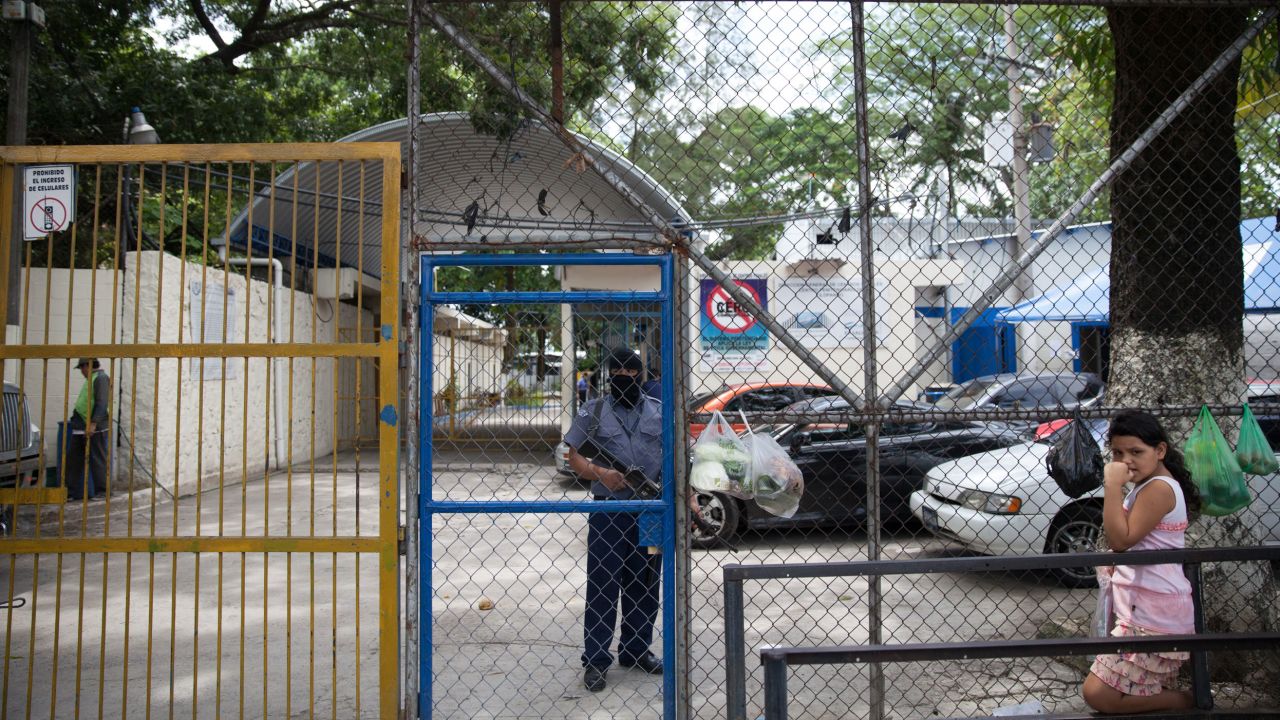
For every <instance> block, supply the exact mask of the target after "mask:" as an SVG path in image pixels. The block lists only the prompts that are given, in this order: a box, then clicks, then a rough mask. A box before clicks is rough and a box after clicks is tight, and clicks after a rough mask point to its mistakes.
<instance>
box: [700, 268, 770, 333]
mask: <svg viewBox="0 0 1280 720" xmlns="http://www.w3.org/2000/svg"><path fill="white" fill-rule="evenodd" d="M734 282H735V283H736V284H737V285H738V287H740V288H742V289H743V290H746V291H747V292H748V293H749V294H750V295H751V299H752V300H754V301H755V302H756V304H757V305H759V304H760V295H759V294H758V293H757V292H756V290H755V288H753V287H751V286H750V285H748V284H746V283H744V282H742V281H741V280H734ZM720 303H723V304H724V305H726V306H727V307H728V308H729V312H727V313H725V314H724V315H718V314H717V313H716V305H717V304H720ZM703 312H705V313H706V314H707V317H708V318H710V319H711V324H712V325H715V326H716V328H717V329H718V330H720V331H721V332H725V333H730V334H733V335H736V334H738V333H744V332H746V331H748V330H750V329H751V327H752V326H753V325H755V324H756V319H755V318H753V317H751V316H750V315H748V314H747V313H746V312H745V311H744V310H743V309H742V308H740V307H738V303H737V302H736V301H735V300H734V299H733V298H731V297H729V293H727V292H725V290H724V288H722V287H720V286H718V285H717V286H716V287H714V288H712V290H711V292H709V293H707V303H706V305H705V306H703Z"/></svg>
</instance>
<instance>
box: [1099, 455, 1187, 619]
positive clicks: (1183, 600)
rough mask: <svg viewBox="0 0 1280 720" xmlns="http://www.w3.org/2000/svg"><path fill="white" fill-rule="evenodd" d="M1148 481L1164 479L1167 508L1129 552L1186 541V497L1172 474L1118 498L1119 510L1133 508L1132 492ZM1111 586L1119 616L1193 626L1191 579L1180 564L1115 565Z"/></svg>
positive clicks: (1176, 547) (1177, 546)
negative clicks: (1169, 506)
mask: <svg viewBox="0 0 1280 720" xmlns="http://www.w3.org/2000/svg"><path fill="white" fill-rule="evenodd" d="M1154 482H1164V483H1165V484H1166V485H1168V486H1169V487H1170V488H1171V489H1172V490H1173V496H1174V498H1175V502H1174V506H1173V509H1172V510H1170V511H1169V512H1168V513H1167V514H1166V515H1165V516H1164V517H1163V518H1160V522H1159V523H1157V524H1156V526H1155V528H1153V529H1152V530H1151V532H1149V533H1147V535H1146V537H1144V538H1142V539H1141V540H1139V541H1138V542H1137V543H1135V544H1134V546H1133V547H1131V548H1129V552H1132V551H1141V550H1180V549H1182V548H1184V547H1186V530H1187V502H1186V499H1185V498H1184V497H1183V495H1182V488H1181V487H1180V486H1179V485H1178V482H1177V481H1176V480H1174V479H1173V478H1171V477H1165V476H1163V475H1158V476H1156V477H1153V478H1151V479H1150V480H1148V481H1146V482H1144V483H1142V484H1141V485H1139V486H1137V487H1136V488H1134V489H1133V491H1132V492H1130V493H1129V494H1128V496H1126V497H1125V499H1124V511H1125V514H1128V513H1129V511H1130V510H1131V509H1132V508H1133V503H1134V502H1135V501H1136V500H1137V498H1138V493H1140V492H1142V491H1143V490H1145V489H1146V488H1147V487H1148V486H1149V485H1151V484H1152V483H1154ZM1111 591H1112V596H1113V599H1114V601H1115V611H1116V619H1117V620H1118V621H1120V622H1126V623H1129V624H1130V625H1136V626H1138V627H1141V628H1143V629H1145V630H1150V631H1152V632H1162V633H1173V634H1182V633H1193V632H1195V620H1194V606H1193V605H1192V602H1191V583H1190V582H1189V581H1188V580H1187V576H1186V575H1185V574H1183V572H1182V566H1181V565H1117V566H1116V567H1115V571H1114V572H1113V573H1112V576H1111Z"/></svg>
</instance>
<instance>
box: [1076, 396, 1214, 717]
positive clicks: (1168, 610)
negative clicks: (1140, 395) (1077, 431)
mask: <svg viewBox="0 0 1280 720" xmlns="http://www.w3.org/2000/svg"><path fill="white" fill-rule="evenodd" d="M1107 442H1108V443H1109V445H1110V446H1111V458H1112V461H1111V462H1110V463H1108V464H1107V466H1106V468H1105V469H1104V471H1103V487H1104V490H1103V493H1104V494H1103V506H1102V526H1103V529H1104V530H1105V531H1106V534H1107V542H1108V544H1110V546H1111V549H1112V551H1114V552H1118V553H1119V552H1124V551H1126V550H1163V549H1173V548H1182V547H1185V533H1186V529H1187V521H1188V518H1189V517H1190V516H1191V515H1193V514H1195V513H1197V512H1198V511H1199V510H1200V493H1199V491H1198V490H1197V489H1196V486H1195V484H1194V483H1193V482H1192V481H1191V473H1189V472H1188V471H1187V468H1186V465H1185V464H1184V463H1183V460H1182V453H1180V452H1178V450H1177V449H1175V448H1174V447H1173V446H1172V445H1171V444H1170V442H1169V437H1168V435H1167V434H1166V433H1165V431H1164V428H1162V427H1161V426H1160V422H1159V421H1158V420H1156V418H1155V417H1154V416H1152V415H1150V414H1149V413H1144V412H1122V413H1120V414H1118V415H1116V417H1115V419H1114V420H1112V421H1111V428H1110V429H1109V430H1108V432H1107ZM1127 483H1133V484H1134V488H1133V490H1132V491H1130V492H1129V494H1128V495H1127V496H1126V495H1124V486H1125V485H1126V484H1127ZM1099 570H1106V569H1104V568H1099ZM1110 572H1111V593H1112V600H1113V603H1112V604H1113V606H1114V608H1115V629H1114V630H1113V631H1112V632H1111V634H1112V635H1113V636H1115V637H1123V636H1135V635H1177V634H1190V633H1194V632H1195V624H1194V618H1193V612H1192V603H1191V583H1190V582H1188V581H1187V578H1186V575H1184V574H1183V572H1182V566H1181V565H1133V566H1130V565H1116V566H1115V567H1114V568H1110ZM1187 658H1188V655H1187V653H1172V652H1163V653H1122V654H1119V655H1099V656H1097V658H1096V659H1095V660H1094V662H1093V666H1092V667H1091V668H1090V669H1089V677H1087V678H1085V681H1084V688H1083V694H1084V700H1085V702H1087V703H1089V706H1090V707H1092V708H1093V709H1094V710H1097V711H1099V712H1105V713H1141V712H1152V711H1156V710H1178V709H1188V708H1191V707H1192V705H1193V700H1192V696H1191V693H1189V692H1187V691H1184V690H1178V689H1176V688H1175V687H1174V684H1175V682H1176V680H1177V676H1178V668H1179V667H1180V666H1181V665H1182V663H1183V662H1185V661H1186V660H1187Z"/></svg>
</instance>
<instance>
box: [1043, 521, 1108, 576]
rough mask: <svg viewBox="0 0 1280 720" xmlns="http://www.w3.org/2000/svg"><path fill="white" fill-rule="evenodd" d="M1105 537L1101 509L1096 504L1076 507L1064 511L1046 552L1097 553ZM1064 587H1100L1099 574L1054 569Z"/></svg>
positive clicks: (1083, 569)
mask: <svg viewBox="0 0 1280 720" xmlns="http://www.w3.org/2000/svg"><path fill="white" fill-rule="evenodd" d="M1101 535H1102V508H1100V507H1098V506H1097V505H1074V506H1072V507H1069V508H1067V509H1065V510H1063V511H1062V513H1061V514H1060V515H1059V516H1058V517H1057V518H1056V519H1055V520H1054V521H1053V527H1052V528H1050V530H1049V540H1048V542H1046V543H1045V552H1049V553H1084V552H1096V551H1097V549H1098V538H1099V537H1100V536H1101ZM1054 574H1055V575H1057V577H1058V580H1059V581H1060V582H1062V584H1063V585H1066V586H1067V587H1073V588H1087V587H1097V586H1098V577H1097V571H1096V570H1094V568H1092V567H1076V568H1061V569H1058V570H1054Z"/></svg>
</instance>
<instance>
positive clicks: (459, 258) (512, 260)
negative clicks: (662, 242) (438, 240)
mask: <svg viewBox="0 0 1280 720" xmlns="http://www.w3.org/2000/svg"><path fill="white" fill-rule="evenodd" d="M475 249H476V250H481V249H485V250H488V249H489V248H481V247H476V248H475ZM422 258H423V260H424V261H425V262H426V263H427V265H429V266H432V267H487V266H493V267H524V266H543V265H657V266H662V265H666V264H667V263H669V262H671V255H670V254H669V253H659V254H650V255H634V254H630V253H566V254H564V255H546V254H519V255H499V254H487V253H486V254H479V253H476V254H466V255H431V254H429V253H423V254H422Z"/></svg>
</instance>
